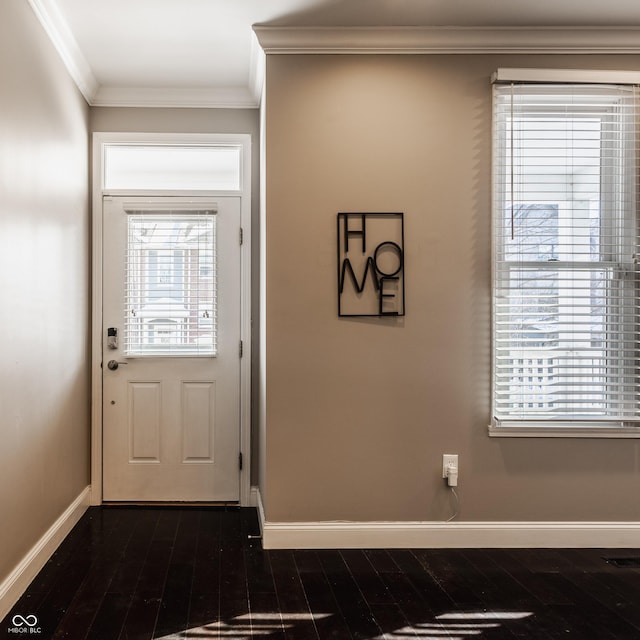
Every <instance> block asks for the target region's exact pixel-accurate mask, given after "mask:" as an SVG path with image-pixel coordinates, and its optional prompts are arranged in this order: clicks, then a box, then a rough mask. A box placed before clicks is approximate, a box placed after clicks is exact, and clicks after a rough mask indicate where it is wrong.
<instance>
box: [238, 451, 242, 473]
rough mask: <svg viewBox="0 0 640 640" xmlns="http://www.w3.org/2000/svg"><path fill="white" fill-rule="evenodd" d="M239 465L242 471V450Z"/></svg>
mask: <svg viewBox="0 0 640 640" xmlns="http://www.w3.org/2000/svg"><path fill="white" fill-rule="evenodd" d="M238 466H239V467H240V471H242V452H240V453H239V454H238Z"/></svg>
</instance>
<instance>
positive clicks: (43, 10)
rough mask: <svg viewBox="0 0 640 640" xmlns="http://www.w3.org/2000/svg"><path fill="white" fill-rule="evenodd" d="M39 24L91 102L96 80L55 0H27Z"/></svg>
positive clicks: (96, 89) (96, 86)
mask: <svg viewBox="0 0 640 640" xmlns="http://www.w3.org/2000/svg"><path fill="white" fill-rule="evenodd" d="M28 2H29V6H30V7H31V8H32V9H33V12H34V13H35V14H36V17H37V18H38V20H39V21H40V24H41V25H42V27H43V28H44V30H45V32H46V33H47V35H48V36H49V39H50V40H51V42H52V43H53V46H54V47H55V49H56V51H57V52H58V55H59V56H60V58H61V59H62V62H63V63H64V65H65V66H66V68H67V71H68V72H69V75H70V76H71V77H72V78H73V81H74V82H75V83H76V85H77V87H78V89H79V90H80V92H81V93H82V95H83V96H84V98H85V100H86V101H87V102H88V103H89V104H91V103H92V100H93V98H94V96H95V94H96V92H97V91H98V81H97V80H96V78H95V76H94V75H93V71H92V70H91V67H90V66H89V63H88V62H87V60H86V59H85V57H84V55H83V54H82V52H81V51H80V47H79V46H78V43H77V42H76V39H75V38H74V37H73V34H72V33H71V30H70V29H69V25H68V24H67V22H66V21H65V19H64V18H63V17H62V14H61V13H60V9H59V8H58V5H57V4H56V2H55V0H28Z"/></svg>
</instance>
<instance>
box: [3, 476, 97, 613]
mask: <svg viewBox="0 0 640 640" xmlns="http://www.w3.org/2000/svg"><path fill="white" fill-rule="evenodd" d="M90 502H91V487H86V488H85V489H84V490H83V491H82V493H81V494H80V495H79V496H78V497H77V498H76V499H75V500H74V501H73V502H72V503H71V504H70V505H69V506H68V507H67V509H66V510H65V511H64V513H63V514H62V515H61V516H60V517H59V518H58V519H57V520H56V521H55V522H54V523H53V524H52V525H51V527H49V529H48V530H47V532H46V533H45V534H44V535H43V536H42V538H40V540H38V542H37V543H36V544H35V545H34V546H33V547H32V549H31V550H30V551H29V553H27V555H26V556H24V558H22V560H21V561H20V562H19V563H18V565H17V566H16V567H15V569H14V570H13V571H12V572H11V573H10V574H9V575H8V576H7V577H6V578H5V580H4V581H3V582H2V583H0V620H2V619H3V618H4V617H5V616H6V615H7V614H8V613H9V611H11V608H12V607H13V606H14V605H15V603H16V602H17V601H18V600H19V599H20V597H21V596H22V594H23V593H24V592H25V590H26V589H27V587H28V586H29V585H30V584H31V582H32V580H33V579H34V578H35V577H36V576H37V575H38V572H39V571H40V569H42V567H44V565H45V564H46V562H47V561H48V560H49V558H50V557H51V556H52V555H53V553H54V552H55V550H56V549H57V548H58V546H59V545H60V543H61V542H62V541H63V540H64V539H65V537H66V536H67V535H68V534H69V532H70V531H71V529H73V527H74V526H75V525H76V523H77V522H78V520H80V518H81V517H82V515H83V514H84V512H85V511H86V510H87V509H88V508H89V505H90Z"/></svg>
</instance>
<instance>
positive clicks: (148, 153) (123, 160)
mask: <svg viewBox="0 0 640 640" xmlns="http://www.w3.org/2000/svg"><path fill="white" fill-rule="evenodd" d="M241 162H242V148H241V146H240V145H206V144H190V145H186V144H173V145H170V144H107V145H105V148H104V188H105V189H106V190H110V189H116V190H123V189H149V190H163V191H164V190H167V189H190V190H193V191H203V190H204V191H206V190H210V191H238V190H240V188H241V173H242V172H241Z"/></svg>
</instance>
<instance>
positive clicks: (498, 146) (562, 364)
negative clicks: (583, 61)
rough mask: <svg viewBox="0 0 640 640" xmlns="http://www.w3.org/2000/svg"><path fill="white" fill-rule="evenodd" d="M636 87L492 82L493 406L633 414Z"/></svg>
mask: <svg viewBox="0 0 640 640" xmlns="http://www.w3.org/2000/svg"><path fill="white" fill-rule="evenodd" d="M637 115H638V114H637V91H636V88H635V87H633V86H630V85H603V84H600V85H584V84H577V85H565V84H553V85H543V84H515V83H514V84H506V85H494V161H493V162H494V167H493V170H494V173H493V179H494V185H493V190H494V224H493V228H494V305H493V341H494V342H493V345H494V350H493V353H494V355H493V357H494V367H493V389H494V417H495V420H496V422H497V423H498V424H500V423H502V422H532V421H553V422H564V421H570V422H572V423H573V422H578V423H580V422H582V423H584V422H587V423H588V422H599V423H602V422H615V423H616V424H620V423H624V422H630V421H637V420H639V419H640V407H639V404H638V400H639V390H640V389H639V386H638V373H639V371H640V369H639V365H640V363H639V361H638V355H639V352H638V346H639V341H638V339H639V335H638V331H639V320H640V318H639V315H638V287H637V285H638V274H637V267H636V264H635V262H636V261H635V254H636V251H637V247H638V229H637V221H636V188H637V154H638V148H637V142H636V137H637V136H636V128H637Z"/></svg>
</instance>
